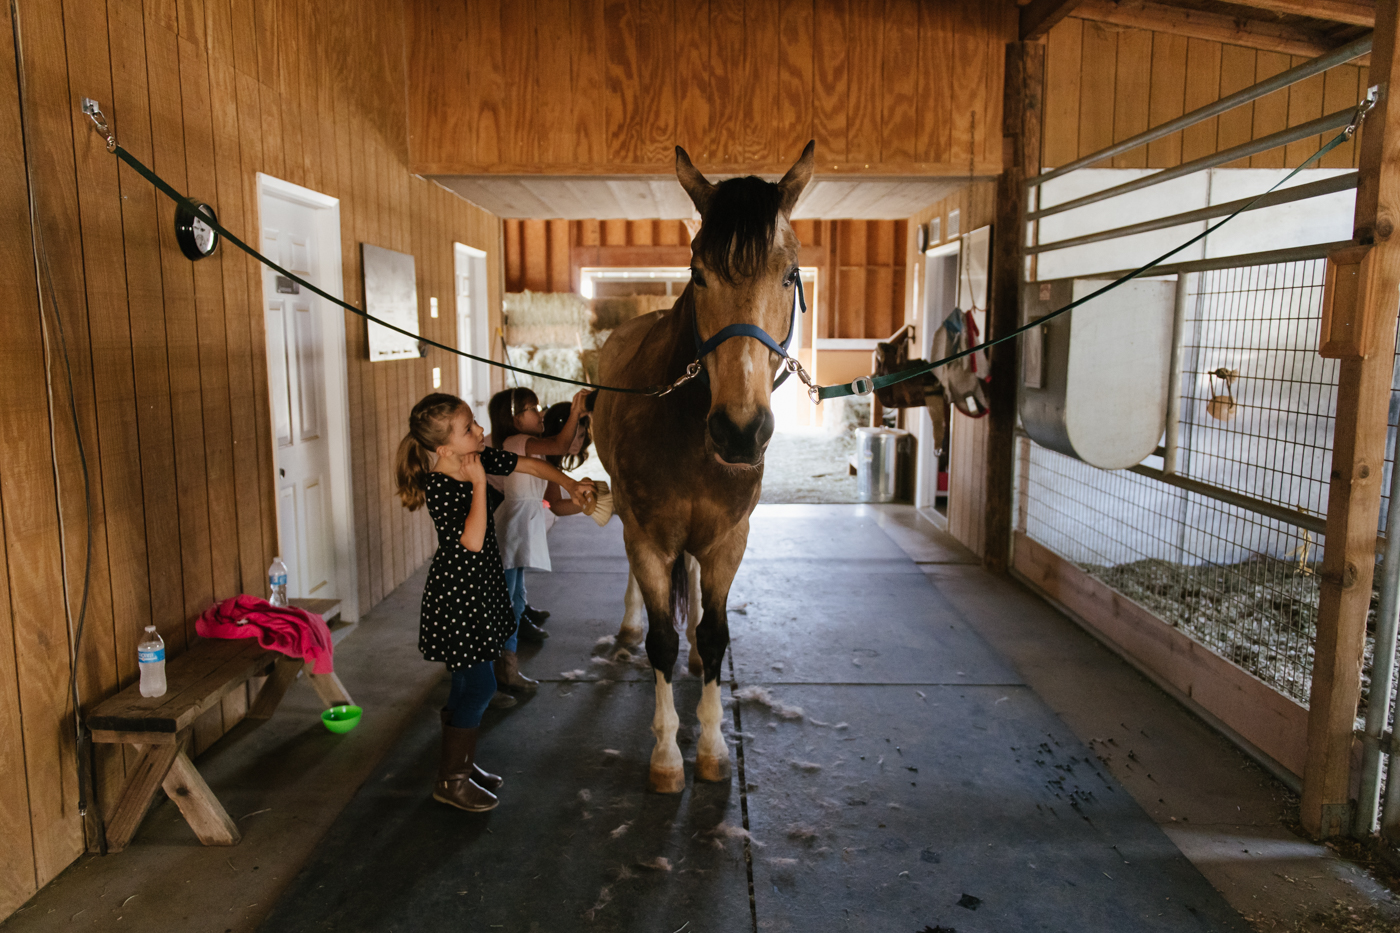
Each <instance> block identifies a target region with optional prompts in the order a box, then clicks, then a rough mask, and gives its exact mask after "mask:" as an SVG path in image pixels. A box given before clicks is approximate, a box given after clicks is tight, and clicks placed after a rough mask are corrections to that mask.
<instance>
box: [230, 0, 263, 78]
mask: <svg viewBox="0 0 1400 933" xmlns="http://www.w3.org/2000/svg"><path fill="white" fill-rule="evenodd" d="M255 2H256V0H229V12H230V14H231V21H232V24H233V34H232V37H233V67H234V70H235V71H237V72H238V73H239V74H241V75H245V76H247V77H249V78H253V79H254V80H257V77H258V39H257V27H256V26H255V25H254V22H253V21H254V19H255V15H254V13H253V5H254V3H255Z"/></svg>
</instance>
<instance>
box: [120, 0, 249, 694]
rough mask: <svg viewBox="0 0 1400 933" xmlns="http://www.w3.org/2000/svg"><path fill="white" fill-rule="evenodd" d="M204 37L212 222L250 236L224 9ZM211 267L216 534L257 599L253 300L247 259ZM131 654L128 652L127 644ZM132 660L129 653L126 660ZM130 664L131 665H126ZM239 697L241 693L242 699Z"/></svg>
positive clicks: (221, 256) (214, 8)
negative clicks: (216, 372) (228, 497)
mask: <svg viewBox="0 0 1400 933" xmlns="http://www.w3.org/2000/svg"><path fill="white" fill-rule="evenodd" d="M206 10H207V21H206V35H207V36H208V38H209V50H210V51H209V58H208V74H209V101H210V117H211V124H212V135H213V166H214V177H215V181H216V187H215V189H214V190H213V191H211V192H210V198H211V202H210V203H212V204H213V205H214V207H215V210H216V211H217V212H218V215H219V219H220V220H222V221H223V222H224V223H225V224H228V225H230V228H231V229H233V230H237V231H243V232H245V233H249V234H251V233H252V232H253V230H254V226H253V224H251V223H250V222H249V220H248V213H247V211H246V210H245V205H244V203H243V183H242V178H241V174H242V163H241V160H240V156H239V142H238V137H239V133H238V88H237V75H236V73H235V71H234V69H233V22H232V19H231V15H230V10H229V8H228V7H227V6H226V5H223V4H218V3H211V4H209V5H208V6H207V8H206ZM213 261H214V262H217V263H218V265H219V267H220V272H221V277H222V281H223V300H224V321H223V323H224V346H225V348H226V349H225V353H226V360H225V365H224V369H225V372H226V379H227V384H228V402H229V432H230V435H231V447H232V449H231V451H230V453H229V463H230V467H231V469H232V471H233V490H234V493H233V496H234V520H233V524H232V526H229V527H226V528H225V529H224V531H223V534H225V535H228V536H230V537H231V538H233V540H234V541H235V542H236V546H237V570H238V583H237V590H238V591H240V592H245V593H252V594H254V595H261V594H262V593H263V588H262V582H261V581H262V576H263V573H264V571H265V569H266V566H265V564H264V563H263V541H262V520H261V505H260V503H259V501H258V499H259V486H258V475H257V471H258V460H257V450H258V447H257V423H256V419H255V416H254V414H253V409H254V407H255V406H256V404H257V397H256V391H257V389H256V386H255V385H254V383H253V379H252V353H253V345H252V341H251V337H250V335H249V331H248V327H249V325H248V319H249V317H251V315H252V314H253V313H254V312H256V311H259V310H260V305H261V300H260V299H258V300H251V299H250V296H249V293H248V279H249V276H250V263H252V260H251V259H250V258H248V257H247V256H245V255H244V254H243V252H242V251H240V250H237V249H228V248H224V249H221V250H219V253H218V255H217V257H216V259H215V260H213ZM132 651H133V652H134V651H135V646H134V643H133V645H132ZM133 658H134V654H133ZM133 664H134V661H133ZM244 696H245V697H246V693H245V694H244Z"/></svg>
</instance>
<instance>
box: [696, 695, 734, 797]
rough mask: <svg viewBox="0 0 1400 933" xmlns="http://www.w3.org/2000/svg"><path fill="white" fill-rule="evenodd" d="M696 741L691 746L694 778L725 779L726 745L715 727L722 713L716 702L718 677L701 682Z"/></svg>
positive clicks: (702, 779)
mask: <svg viewBox="0 0 1400 933" xmlns="http://www.w3.org/2000/svg"><path fill="white" fill-rule="evenodd" d="M697 712H698V714H699V717H700V743H699V744H698V745H697V746H696V749H695V779H696V780H697V781H727V780H729V745H728V744H726V743H725V741H724V735H723V734H722V733H721V732H720V731H719V721H720V718H721V716H723V715H724V713H723V709H722V707H721V706H720V702H719V681H718V680H715V681H712V682H710V683H707V684H705V687H704V689H703V690H702V691H701V692H700V706H699V708H698V709H697Z"/></svg>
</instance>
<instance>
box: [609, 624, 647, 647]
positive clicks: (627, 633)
mask: <svg viewBox="0 0 1400 933" xmlns="http://www.w3.org/2000/svg"><path fill="white" fill-rule="evenodd" d="M645 637H646V635H645V634H643V633H642V632H641V631H640V630H639V629H630V628H625V629H622V630H620V631H619V632H618V633H617V635H616V637H615V638H614V639H613V640H614V641H615V642H617V647H619V648H635V647H637V646H638V645H640V644H641V643H642V639H643V638H645Z"/></svg>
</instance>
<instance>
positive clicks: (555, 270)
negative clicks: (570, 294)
mask: <svg viewBox="0 0 1400 933" xmlns="http://www.w3.org/2000/svg"><path fill="white" fill-rule="evenodd" d="M549 254H550V268H549V290H550V291H552V292H567V291H572V286H571V285H570V283H569V222H568V221H567V220H551V221H549Z"/></svg>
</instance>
